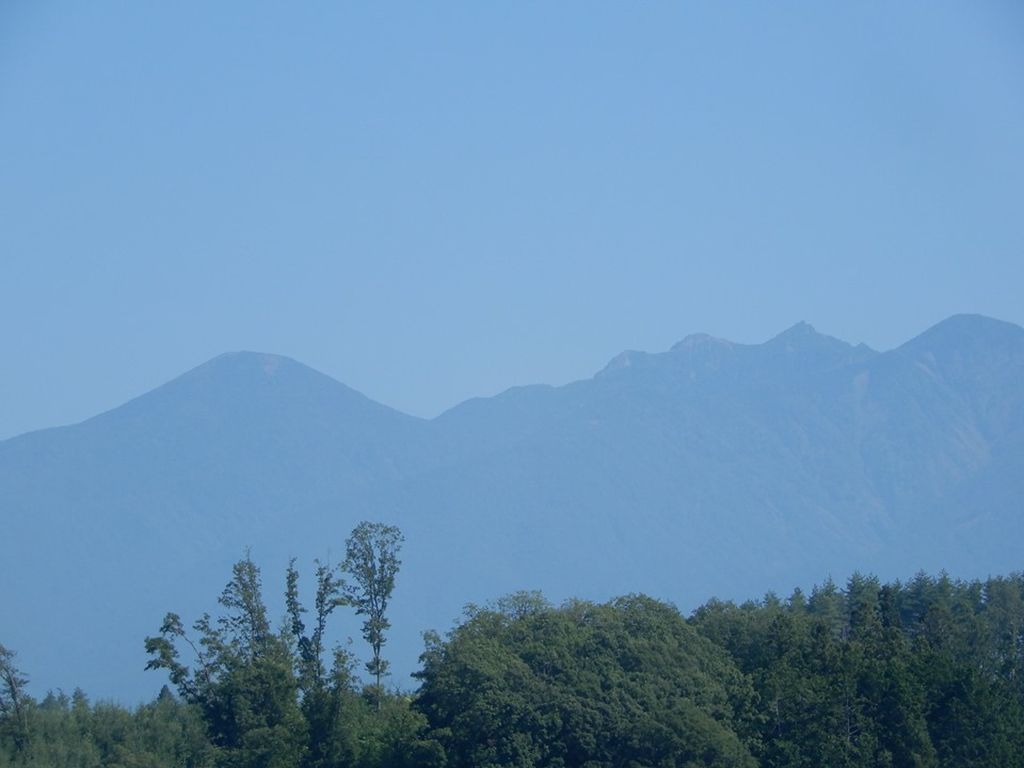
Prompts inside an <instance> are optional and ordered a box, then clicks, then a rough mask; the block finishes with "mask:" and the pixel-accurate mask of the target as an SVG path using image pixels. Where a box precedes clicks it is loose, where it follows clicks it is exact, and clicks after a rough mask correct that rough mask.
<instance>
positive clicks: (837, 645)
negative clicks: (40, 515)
mask: <svg viewBox="0 0 1024 768" xmlns="http://www.w3.org/2000/svg"><path fill="white" fill-rule="evenodd" d="M357 531H358V529H357ZM355 533H356V532H354V534H355ZM389 533H390V534H391V535H392V538H390V539H388V538H387V535H388V534H389ZM395 534H397V531H395V530H394V529H388V528H386V527H380V526H378V527H376V528H373V527H371V528H369V529H364V530H363V538H362V539H361V540H360V539H359V538H358V537H356V536H355V535H354V538H353V539H350V541H349V551H348V555H349V556H348V557H347V558H346V562H345V563H343V566H344V567H342V568H340V569H333V568H330V567H328V566H326V565H321V564H317V568H316V571H315V574H314V575H315V587H316V588H315V599H314V601H313V603H312V605H311V607H310V608H308V609H307V608H306V607H305V606H303V604H302V603H301V601H300V600H299V582H300V574H299V573H298V571H297V570H296V568H295V567H294V565H293V566H292V567H291V568H289V570H288V573H287V574H286V578H285V580H284V581H285V591H286V604H287V614H288V615H287V616H286V617H284V620H283V621H282V622H281V623H280V625H279V627H278V628H276V629H274V628H272V627H273V622H271V621H270V619H269V618H268V615H267V609H266V607H265V604H264V602H263V593H262V576H261V573H260V570H259V568H258V567H257V566H256V564H255V563H254V562H253V561H252V560H251V559H250V558H248V557H246V558H245V559H243V560H242V561H240V562H239V563H238V564H237V565H236V566H235V569H234V571H233V573H232V576H231V580H230V581H229V583H228V585H227V587H226V588H225V590H224V592H223V594H222V596H221V600H220V603H221V606H222V612H221V614H220V615H218V616H216V617H211V616H202V617H200V618H199V619H198V620H196V621H195V622H194V624H193V625H192V626H191V628H186V626H185V625H184V623H183V622H182V620H181V619H180V618H179V617H178V616H177V615H176V614H173V613H172V614H168V617H167V620H166V621H165V622H164V625H163V626H162V627H161V628H159V629H160V631H159V632H158V633H157V634H155V635H153V636H151V637H149V638H147V639H146V644H147V650H148V651H149V653H150V655H151V662H150V664H149V667H150V668H152V669H154V670H155V672H149V673H147V674H166V675H167V677H168V680H167V682H168V685H167V686H165V687H164V688H163V690H161V692H160V694H159V695H158V696H157V698H156V699H155V700H154V701H152V702H150V703H147V704H143V705H141V706H138V707H135V708H127V707H124V706H120V705H118V704H114V703H110V702H103V701H100V702H90V700H89V698H88V697H87V695H86V694H85V693H83V692H82V691H78V690H76V691H75V692H74V693H73V694H72V695H71V696H68V695H66V694H65V693H63V692H60V691H56V692H51V693H48V694H47V695H46V696H45V697H43V698H42V699H39V700H37V699H35V698H33V697H31V696H29V695H28V694H27V693H26V691H25V687H26V684H27V678H28V676H29V674H30V672H31V671H30V670H27V671H22V670H20V669H19V667H18V663H17V657H16V655H15V653H14V651H13V650H11V649H7V648H4V647H3V646H0V766H4V767H5V768H6V766H55V767H56V766H61V767H63V766H68V767H69V768H70V767H71V766H74V767H75V768H79V767H80V768H88V767H90V766H117V767H121V768H129V767H136V768H139V767H146V768H149V767H154V768H155V767H157V766H197V767H198V766H238V767H239V768H241V767H242V766H246V767H248V766H273V767H274V768H277V767H281V768H285V767H288V768H327V767H328V766H360V767H365V768H371V767H373V768H376V767H380V768H383V766H397V767H401V766H446V765H447V766H453V767H454V766H458V767H462V766H467V767H468V766H552V767H554V766H593V767H596V766H780V767H781V766H825V765H827V766H889V765H892V766H1016V765H1024V674H1022V673H1024V575H1021V574H1019V573H1018V574H1013V575H1010V576H1004V577H993V578H989V579H987V580H984V581H962V580H954V579H952V578H950V577H948V576H946V575H944V574H941V575H938V576H929V575H925V574H923V573H922V574H918V575H917V576H914V577H913V578H912V579H911V580H910V581H908V582H906V583H901V582H893V583H881V582H880V581H879V580H878V579H876V578H874V577H871V576H864V575H854V576H853V577H852V578H850V579H849V580H848V582H847V583H846V584H845V585H842V586H838V585H836V584H834V583H832V582H831V581H826V582H825V583H824V584H821V585H818V586H816V587H814V588H813V589H811V590H810V592H809V593H804V592H802V591H801V590H799V589H797V590H796V591H794V592H793V594H792V595H790V596H789V597H787V598H784V599H783V598H780V597H778V596H776V595H773V594H768V595H766V596H765V597H763V598H762V599H760V600H756V601H750V602H747V603H743V604H740V605H737V604H734V603H731V602H722V601H718V600H711V601H709V602H707V603H705V604H704V605H703V606H701V607H700V608H698V609H697V610H696V611H694V612H693V613H692V614H691V615H690V616H689V617H684V616H682V615H681V614H680V612H679V611H678V610H677V609H676V608H675V607H673V606H671V605H669V604H666V603H662V602H658V601H656V600H654V599H651V598H649V597H645V596H642V595H629V596H625V597H621V598H617V599H615V600H612V601H610V602H607V603H603V604H597V603H592V602H587V601H583V600H572V601H569V602H566V603H564V604H562V605H558V606H555V605H551V604H549V603H548V602H547V601H545V599H544V598H543V597H542V596H541V595H540V594H538V593H519V594H515V595H510V596H507V597H505V598H501V599H499V600H497V601H496V602H494V603H493V604H490V605H487V606H468V607H467V609H466V612H465V614H464V616H463V618H462V620H461V621H460V622H458V623H457V624H456V626H455V627H454V628H453V629H451V630H450V631H449V632H448V633H447V634H446V635H444V636H441V635H439V634H436V633H427V634H426V636H425V641H426V642H425V646H426V647H425V651H424V653H423V655H422V657H421V667H420V671H419V672H418V674H417V678H418V680H419V687H418V688H417V690H415V691H412V692H400V691H395V690H389V689H387V687H386V686H385V685H382V684H380V683H379V682H378V675H381V676H384V675H386V668H387V665H386V659H385V654H384V650H386V630H387V629H388V627H389V624H388V620H387V615H386V613H387V597H388V596H389V595H390V587H393V586H394V576H395V573H396V572H397V567H398V562H399V561H398V559H397V548H398V545H399V544H400V541H401V540H400V536H396V535H395ZM354 541H355V543H356V544H360V543H361V544H362V545H363V548H362V549H358V547H357V548H356V549H355V550H353V548H352V545H353V542H354ZM389 555H390V556H391V557H392V560H390V561H388V560H387V557H388V556H389ZM353 558H354V559H353ZM389 562H390V564H391V567H392V570H391V571H390V572H389V571H388V570H387V567H386V566H387V565H388V563H389ZM359 568H362V571H361V573H362V574H363V577H364V580H360V578H359V576H358V575H359V573H360V570H359ZM389 578H390V582H389V581H388V579H389ZM381 587H383V588H384V589H383V591H381V590H380V588H381ZM375 590H376V591H375ZM381 598H384V599H383V603H382V602H381ZM361 601H362V602H361ZM336 609H354V610H356V612H357V613H359V614H360V615H362V616H363V617H364V618H365V623H364V627H363V628H364V639H365V640H366V642H367V647H368V649H369V651H368V652H367V653H365V654H363V653H361V652H359V654H358V655H359V656H361V657H365V658H367V659H368V661H367V662H365V663H364V664H360V663H359V662H358V660H357V658H356V653H357V652H356V651H353V650H349V649H348V648H344V647H340V648H334V649H330V648H327V647H325V646H326V643H325V641H324V638H325V634H324V633H325V629H326V626H327V622H328V620H329V618H330V616H331V614H332V613H333V612H334V611H335V610H336ZM378 609H379V610H378ZM140 641H141V639H140ZM351 648H359V646H351ZM364 671H365V672H367V673H368V678H367V680H368V682H366V683H364V682H362V681H361V680H360V674H361V672H364ZM385 680H386V678H385Z"/></svg>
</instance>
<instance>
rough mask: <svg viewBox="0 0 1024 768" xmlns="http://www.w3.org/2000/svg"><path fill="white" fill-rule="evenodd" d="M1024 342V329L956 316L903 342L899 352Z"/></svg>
mask: <svg viewBox="0 0 1024 768" xmlns="http://www.w3.org/2000/svg"><path fill="white" fill-rule="evenodd" d="M1022 340H1024V328H1021V327H1020V326H1019V325H1014V324H1013V323H1008V322H1006V321H1004V320H996V319H995V318H992V317H987V316H985V315H973V314H959V315H952V316H950V317H947V318H946V319H945V320H942V321H940V322H938V323H936V324H935V325H933V326H932V327H931V328H929V329H928V330H926V331H925V332H924V333H921V334H920V335H918V336H915V337H914V338H913V339H911V340H910V341H908V342H906V343H905V344H904V345H903V346H902V347H901V349H904V350H908V351H915V350H929V349H932V348H935V347H964V346H973V345H975V344H978V343H979V342H989V343H1007V342H1020V341H1022Z"/></svg>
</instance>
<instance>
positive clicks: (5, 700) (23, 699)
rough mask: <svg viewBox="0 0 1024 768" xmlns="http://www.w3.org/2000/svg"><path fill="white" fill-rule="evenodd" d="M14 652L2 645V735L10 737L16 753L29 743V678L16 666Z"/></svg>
mask: <svg viewBox="0 0 1024 768" xmlns="http://www.w3.org/2000/svg"><path fill="white" fill-rule="evenodd" d="M14 656H15V653H14V651H11V650H8V649H7V648H5V647H4V646H3V645H2V644H0V735H7V734H9V735H10V738H11V741H12V742H13V744H14V751H15V753H20V752H22V751H23V750H24V749H25V745H26V744H27V743H28V738H29V730H28V712H27V710H28V707H29V705H30V703H31V702H30V701H29V699H28V695H27V694H26V693H25V686H26V685H28V678H27V677H25V675H24V674H23V673H22V672H21V670H19V669H18V668H17V666H15V664H14Z"/></svg>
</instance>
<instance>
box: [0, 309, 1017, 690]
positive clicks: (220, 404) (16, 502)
mask: <svg viewBox="0 0 1024 768" xmlns="http://www.w3.org/2000/svg"><path fill="white" fill-rule="evenodd" d="M1022 382H1024V329H1022V328H1020V327H1018V326H1016V325H1012V324H1009V323H1004V322H1001V321H998V320H993V319H989V318H985V317H981V316H968V315H959V316H954V317H951V318H949V319H948V320H945V321H943V322H941V323H939V324H938V325H936V326H934V327H932V328H931V329H929V330H927V331H926V332H924V333H923V334H921V335H920V336H918V337H916V338H914V339H912V340H910V341H908V342H907V343H905V344H903V345H902V346H900V347H898V348H897V349H894V350H891V351H888V352H876V351H874V350H871V349H869V348H867V347H865V346H863V345H860V346H852V345H850V344H847V343H845V342H843V341H840V340H838V339H834V338H831V337H828V336H825V335H822V334H819V333H817V332H816V331H815V330H814V329H813V328H811V326H809V325H806V324H798V325H796V326H794V327H792V328H790V329H789V330H787V331H785V332H783V333H781V334H779V335H778V336H776V337H775V338H773V339H771V340H769V341H767V342H765V343H764V344H759V345H743V344H734V343H731V342H729V341H725V340H721V339H716V338H712V337H709V336H705V335H695V336H688V337H687V338H685V339H683V340H682V341H681V342H679V343H678V344H676V345H675V346H674V347H673V348H672V349H670V350H669V351H667V352H663V353H659V354H648V353H643V352H625V353H623V354H621V355H619V356H617V357H616V358H615V359H613V360H612V361H611V362H610V363H609V364H608V365H607V366H606V367H605V368H604V369H603V370H602V371H600V372H599V373H597V374H596V375H595V376H594V377H593V378H591V379H588V380H584V381H578V382H574V383H572V384H569V385H566V386H563V387H548V386H531V387H519V388H515V389H511V390H508V391H507V392H504V393H503V394H501V395H498V396H496V397H492V398H482V399H474V400H470V401H467V402H465V403H462V404H461V405H458V406H456V407H455V408H453V409H451V410H450V411H448V412H446V413H444V414H442V415H441V416H439V417H437V418H436V419H433V420H429V421H428V420H422V419H417V418H413V417H410V416H406V415H404V414H401V413H399V412H397V411H394V410H392V409H390V408H387V407H386V406H383V405H381V404H379V403H375V402H374V401H372V400H370V399H368V398H366V397H364V396H363V395H362V394H360V393H358V392H355V391H354V390H352V389H350V388H348V387H346V386H345V385H343V384H341V383H339V382H337V381H334V380H332V379H330V378H329V377H327V376H324V375H323V374H320V373H318V372H316V371H314V370H312V369H310V368H307V367H306V366H303V365H302V364H300V363H298V362H295V361H293V360H290V359H287V358H283V357H278V356H274V355H265V354H259V353H250V352H243V353H234V354H226V355H221V356H220V357H217V358H215V359H213V360H211V361H209V362H208V363H206V364H204V365H201V366H199V367H198V368H196V369H194V370H192V371H189V372H188V373H185V374H184V375H182V376H180V377H178V378H177V379H175V380H173V381H171V382H169V383H167V384H166V385H164V386H162V387H160V388H158V389H156V390H153V391H152V392H150V393H148V394H146V395H143V396H142V397H139V398H137V399H135V400H133V401H131V402H129V403H126V404H125V405H123V406H121V407H120V408H117V409H114V410H112V411H109V412H107V413H104V414H101V415H99V416H97V417H95V418H93V419H90V420H88V421H85V422H82V423H81V424H76V425H73V426H68V427H61V428H57V429H48V430H43V431H40V432H33V433H29V434H26V435H22V436H20V437H17V438H13V439H10V440H6V441H3V442H0V505H2V506H0V513H2V521H3V528H4V532H5V535H4V537H3V539H4V542H5V545H6V546H5V547H4V554H3V557H2V559H0V583H2V584H3V587H4V592H5V606H4V610H3V612H2V613H0V639H2V641H3V643H4V644H5V645H7V646H8V647H11V648H14V649H16V650H17V651H18V653H19V661H20V663H21V666H22V667H23V668H24V669H25V670H27V671H28V672H29V673H30V674H31V676H32V678H33V681H34V687H35V688H36V689H39V690H45V688H47V687H57V686H63V687H65V688H72V687H74V686H76V685H81V686H82V687H83V688H85V689H86V690H87V691H89V692H90V693H91V694H94V695H109V696H117V697H120V698H125V699H132V698H134V697H137V696H142V695H145V694H148V693H149V692H151V691H152V690H154V689H155V688H156V687H158V686H159V685H160V684H161V683H162V682H163V679H162V678H160V677H159V676H158V675H155V674H152V673H148V674H144V673H143V672H142V667H143V665H144V663H145V657H144V654H143V651H142V639H143V637H144V636H145V635H147V634H153V633H154V632H155V630H156V629H157V627H158V626H159V623H160V621H161V618H162V616H163V614H164V613H165V612H166V611H168V610H174V611H177V612H179V613H181V614H182V616H183V618H184V619H185V620H186V621H187V622H188V623H191V621H192V620H193V619H194V618H196V617H197V616H198V614H199V613H200V612H201V611H202V610H208V609H212V608H214V600H215V598H216V596H217V594H219V592H220V589H221V588H222V587H223V584H224V583H225V581H226V580H227V578H228V576H229V570H230V564H231V563H232V562H233V561H234V560H236V559H238V558H239V557H240V556H241V555H242V554H243V552H244V549H245V547H247V546H248V547H251V548H252V555H253V558H254V559H255V560H256V561H257V562H258V563H259V564H260V565H261V566H262V567H263V577H264V587H265V590H266V592H267V594H268V596H269V597H271V598H272V601H271V602H272V604H274V603H273V600H279V596H280V593H281V592H282V591H283V581H284V568H285V566H286V564H287V561H288V558H289V556H293V555H294V556H296V557H298V558H299V561H298V565H299V567H300V569H302V571H303V573H305V574H309V573H310V571H311V569H312V560H313V558H314V557H320V558H328V557H332V556H333V559H334V560H338V559H340V556H341V554H342V553H343V549H344V541H345V537H346V536H347V535H348V533H349V531H350V530H351V529H352V527H353V526H354V525H355V524H356V523H357V522H359V521H360V520H363V519H371V520H381V521H384V522H390V523H395V524H397V525H399V526H400V527H401V528H402V530H403V531H404V532H405V534H406V545H405V549H404V551H403V558H402V559H403V567H402V571H401V572H400V574H399V578H398V584H397V587H396V592H395V601H394V609H393V613H392V624H393V629H392V633H391V640H390V641H389V643H388V645H387V646H386V655H387V656H389V657H390V658H392V659H393V662H394V669H395V672H396V678H395V679H396V682H398V683H400V684H402V685H407V684H408V683H407V681H406V678H405V677H404V675H405V674H407V673H408V672H410V671H412V670H413V669H414V668H415V664H416V656H417V654H418V652H419V649H420V644H419V633H420V631H421V630H424V629H428V628H437V629H444V628H446V627H447V626H448V625H449V624H450V622H451V620H452V619H453V618H454V617H456V616H457V615H458V613H459V611H460V608H461V606H462V605H463V604H464V603H466V602H468V601H483V600H487V599H489V598H493V597H496V596H498V595H500V594H503V593H505V592H509V591H512V590H518V589H543V590H544V591H545V593H547V594H548V595H549V596H550V597H552V598H554V599H556V600H557V599H560V598H564V597H568V596H571V595H578V596H582V597H589V598H595V599H601V598H605V597H608V596H611V595H615V594H622V593H626V592H631V591H643V592H647V593H650V594H652V595H654V596H656V597H659V598H664V599H670V600H673V601H675V602H676V603H677V604H678V605H679V606H680V607H681V608H683V609H684V610H688V609H689V608H691V607H693V606H694V605H696V604H697V603H699V602H703V601H704V600H706V599H707V598H709V597H711V596H713V595H717V596H719V597H723V598H738V599H743V598H747V597H756V596H757V595H758V594H760V592H761V591H763V590H764V588H765V587H766V586H769V587H771V588H774V589H777V590H779V591H780V592H783V593H788V592H789V591H790V590H791V589H792V587H794V586H797V585H800V586H803V587H808V586H809V585H811V584H812V583H814V582H816V581H820V580H821V579H822V578H824V577H825V576H827V575H828V574H830V573H831V574H833V575H834V576H835V577H836V579H838V580H843V579H845V578H846V577H847V576H848V575H849V573H850V572H851V571H852V570H854V569H861V570H865V571H874V572H876V573H878V574H879V575H881V576H882V577H884V578H893V577H905V576H910V575H911V574H913V573H914V572H915V571H917V570H918V569H920V568H925V569H929V570H932V571H936V570H938V569H941V568H947V569H949V570H950V572H951V573H953V574H954V575H957V576H963V577H974V576H984V575H987V574H989V573H1004V572H1008V571H1014V570H1019V569H1020V568H1021V558H1020V543H1021V542H1022V541H1024V524H1022V521H1024V514H1022V509H1021V503H1020V499H1021V498H1022V496H1024V384H1022ZM69 385H73V384H69ZM307 581H308V576H307ZM306 586H307V587H308V583H307V584H306ZM338 619H339V620H338V621H337V622H336V624H337V632H336V634H337V635H339V636H344V635H352V636H353V637H358V622H357V621H356V620H355V618H353V617H351V616H339V617H338ZM353 650H354V651H356V652H357V653H359V654H362V653H363V648H362V647H361V646H360V644H359V643H358V642H357V643H356V644H355V645H354V646H353Z"/></svg>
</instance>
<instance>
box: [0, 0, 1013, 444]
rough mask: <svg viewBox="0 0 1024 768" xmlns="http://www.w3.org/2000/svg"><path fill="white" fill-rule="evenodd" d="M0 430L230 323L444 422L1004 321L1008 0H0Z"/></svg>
mask: <svg viewBox="0 0 1024 768" xmlns="http://www.w3.org/2000/svg"><path fill="white" fill-rule="evenodd" d="M0 147H2V150H0V349H2V353H3V359H4V365H3V367H2V368H0V438H3V437H8V436H11V435H14V434H17V433H20V432H24V431H27V430H31V429H37V428H41V427H46V426H52V425H57V424H62V423H68V422H72V421H76V420H80V419H82V418H86V417H88V416H90V415H93V414H95V413H96V412H99V411H101V410H104V409H107V408H110V407H113V406H116V405H118V404H119V403H121V402H123V401H124V400H126V399H128V398H130V397H133V396H135V395H138V394H141V393H142V392H144V391H146V390H147V389H150V388H152V387H154V386H157V385H159V384H161V383H162V382H164V381H166V380H168V379H169V378H171V377H173V376H175V375H176V374H178V373H181V372H182V371H184V370H186V369H188V368H190V367H192V366H195V365H197V364H199V363H201V362H203V361H204V360H206V359H208V358H210V357H212V356H214V355H216V354H218V353H220V352H224V351H228V350H238V349H254V350H260V351H266V352H277V353H281V354H286V355H289V356H292V357H295V358H297V359H299V360H301V361H303V362H305V363H307V364H309V365H312V366H313V367H315V368H318V369H320V370H322V371H324V372H325V373H328V374H330V375H332V376H334V377H335V378H338V379H340V380H342V381H344V382H346V383H348V384H349V385H351V386H354V387H355V388H357V389H359V390H360V391H362V392H364V393H365V394H367V395H369V396H370V397H373V398H374V399H377V400H380V401H382V402H384V403H387V404H389V405H392V406H394V407H397V408H399V409H402V410H405V411H407V412H411V413H414V414H417V415H422V416H433V415H435V414H436V413H438V412H440V411H442V410H444V409H445V408H447V407H450V406H452V405H454V404H455V403H457V402H459V401H460V400H462V399H465V398H467V397H470V396H474V395H488V394H493V393H495V392H498V391H500V390H502V389H504V388H506V387H508V386H511V385H514V384H523V383H533V382H548V383H562V382H566V381H569V380H572V379H575V378H581V377H585V376H589V375H590V374H592V373H593V372H594V371H596V370H597V369H599V368H600V367H602V366H603V364H604V363H605V362H606V361H607V360H608V359H609V358H611V357H612V356H614V355H615V354H616V353H617V352H619V351H621V350H623V349H627V348H633V349H646V350H651V351H658V350H662V349H665V348H667V347H668V346H670V345H671V344H672V343H673V342H675V341H677V340H678V339H680V338H682V337H683V336H685V335H686V334H688V333H692V332H709V333H713V334H716V335H719V336H724V337H727V338H731V339H733V340H736V341H744V342H756V341H762V340H764V339H766V338H768V337H770V336H772V335H774V334H775V333H777V332H778V331H781V330H782V329H783V328H785V327H787V326H789V325H791V324H793V323H794V322H797V321H799V320H806V321H808V322H810V323H812V324H813V325H815V326H816V327H817V328H818V329H819V330H821V331H823V332H826V333H830V334H832V335H836V336H839V337H841V338H845V339H847V340H850V341H853V342H859V341H864V342H867V343H868V344H870V345H872V346H874V347H877V348H880V349H886V348H889V347H892V346H894V345H896V344H898V343H900V342H901V341H903V340H905V339H906V338H908V337H910V336H912V335H914V334H916V333H918V332H920V331H922V330H924V329H925V328H926V327H928V326H929V325H931V324H933V323H935V322H937V321H939V320H941V319H942V318H944V317H946V316H948V315H950V314H953V313H956V312H980V313H983V314H988V315H992V316H995V317H999V318H1001V319H1004V320H1010V321H1013V322H1016V323H1024V300H1022V289H1021V286H1022V285H1024V213H1022V200H1024V194H1022V190H1024V6H1022V5H1021V4H1020V3H1019V2H983V1H981V0H979V1H978V2H969V3H964V2H955V3H952V2H936V1H934V0H931V1H929V2H909V1H908V2H900V3H891V2H884V3H883V2H857V3H848V2H815V3H789V2H781V3H763V2H748V3H744V2H736V3H717V2H716V3H708V2H702V3H681V2H672V3H669V2H645V3H624V2H620V3H602V2H592V1H590V0H588V1H587V2H563V3H551V2H543V3H528V2H515V3H503V4H499V3H479V2H472V3H470V2H466V3H444V4H436V3H381V4H363V5H357V4H349V3H333V2H332V3H327V2H323V3H316V2H309V3H283V2H282V3H267V2H245V3H241V2H239V3H206V2H175V3H136V2H127V1H125V2H95V3H72V2H67V3H62V2H47V3H41V2H34V1H32V0H6V1H5V2H2V3H0Z"/></svg>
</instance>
